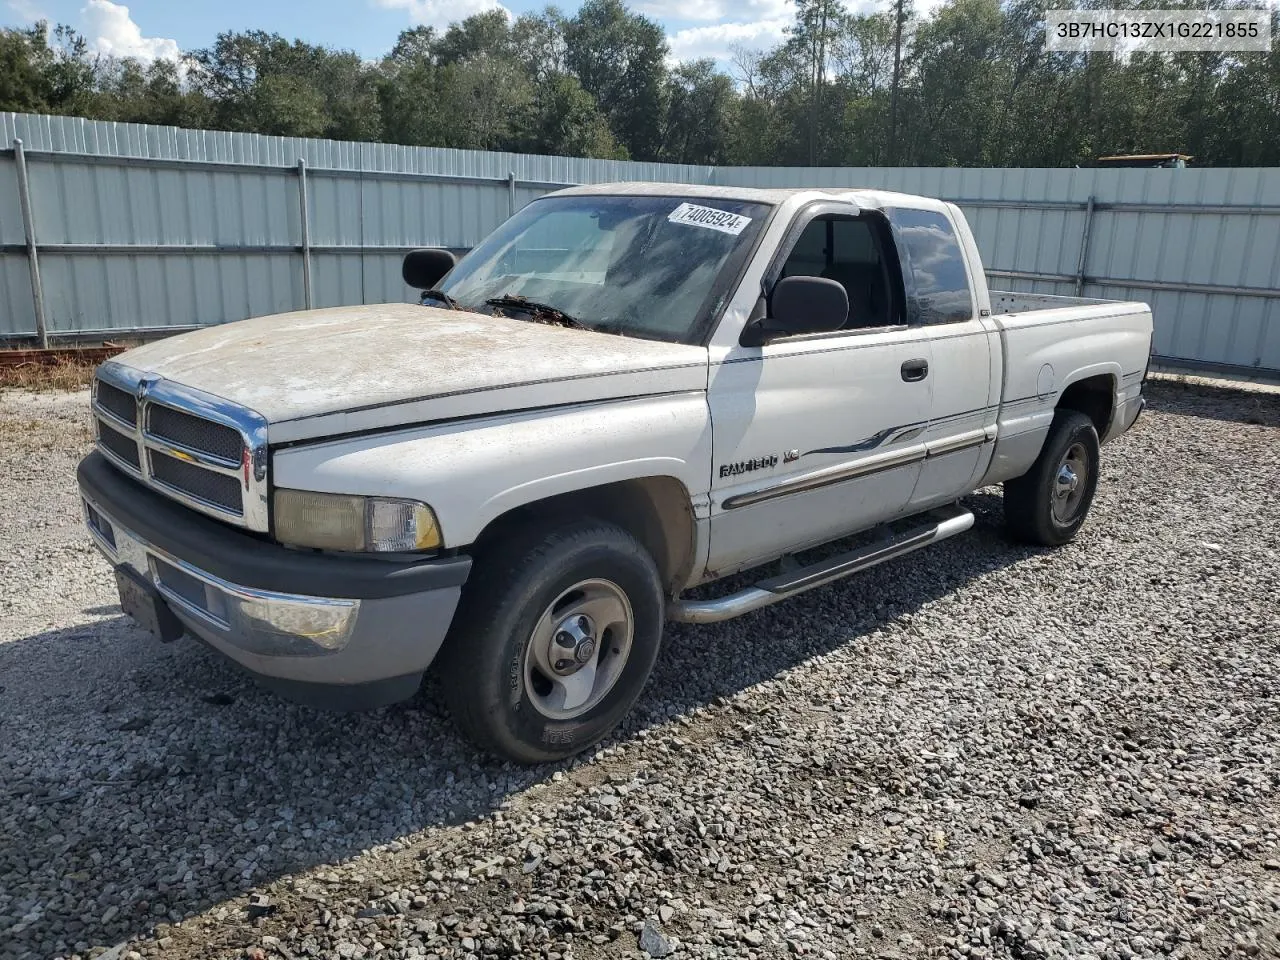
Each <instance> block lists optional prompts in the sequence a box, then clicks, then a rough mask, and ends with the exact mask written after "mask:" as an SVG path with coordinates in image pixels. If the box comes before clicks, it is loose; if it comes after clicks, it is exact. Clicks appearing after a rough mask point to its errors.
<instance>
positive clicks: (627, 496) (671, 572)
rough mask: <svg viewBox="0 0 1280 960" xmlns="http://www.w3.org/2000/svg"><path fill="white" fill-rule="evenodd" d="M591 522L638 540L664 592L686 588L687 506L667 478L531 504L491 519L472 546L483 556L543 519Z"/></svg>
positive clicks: (689, 551)
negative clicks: (615, 528) (611, 526)
mask: <svg viewBox="0 0 1280 960" xmlns="http://www.w3.org/2000/svg"><path fill="white" fill-rule="evenodd" d="M588 516H589V517H595V518H597V519H599V520H605V521H607V522H609V523H614V524H617V525H618V526H620V527H622V528H623V529H624V530H626V531H627V532H628V533H630V534H631V535H632V536H633V537H635V538H636V539H637V540H639V541H640V542H641V543H642V544H643V545H644V547H645V549H646V550H648V551H649V554H650V556H652V557H653V561H654V563H656V564H657V565H658V572H659V574H661V576H662V582H663V585H664V586H665V587H666V588H667V590H668V591H673V590H675V589H676V588H678V587H680V586H682V585H683V584H684V583H686V582H687V581H688V580H689V578H690V575H691V573H692V567H693V561H694V526H693V506H692V504H691V503H690V500H689V491H688V490H687V489H685V486H684V484H682V483H681V482H680V481H679V480H676V479H675V478H673V477H643V478H641V479H637V480H622V481H619V482H617V483H608V484H604V485H602V486H599V487H588V488H587V489H585V490H575V491H573V492H572V493H564V494H560V495H558V496H554V497H548V498H547V499H545V500H535V501H534V502H533V503H527V504H524V505H522V506H519V507H516V508H514V509H512V510H509V511H507V512H506V513H504V514H502V515H501V516H499V517H496V518H495V519H493V520H492V521H490V523H489V524H488V526H486V527H485V528H484V529H483V530H482V531H481V532H480V536H478V537H477V538H476V541H475V547H474V549H475V552H476V553H478V554H479V553H483V552H484V551H485V550H487V549H489V548H490V547H492V546H494V545H495V544H496V543H498V542H500V541H502V540H503V539H506V538H507V537H509V536H511V535H512V534H513V533H514V532H515V530H516V529H518V528H521V527H525V526H529V525H531V524H536V523H545V522H547V521H549V520H556V519H566V520H570V519H572V520H579V519H582V518H583V517H588Z"/></svg>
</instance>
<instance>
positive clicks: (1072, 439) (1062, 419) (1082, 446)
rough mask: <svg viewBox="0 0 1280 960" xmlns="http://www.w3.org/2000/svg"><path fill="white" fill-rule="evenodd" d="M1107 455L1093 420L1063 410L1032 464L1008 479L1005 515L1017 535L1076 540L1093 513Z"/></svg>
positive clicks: (1051, 541)
mask: <svg viewBox="0 0 1280 960" xmlns="http://www.w3.org/2000/svg"><path fill="white" fill-rule="evenodd" d="M1100 459H1101V456H1100V451H1099V446H1098V432H1097V430H1095V429H1094V426H1093V421H1092V420H1090V419H1089V418H1088V417H1087V416H1085V415H1084V414H1083V413H1080V412H1079V411H1076V410H1059V411H1057V413H1055V414H1054V416H1053V424H1052V426H1050V428H1049V436H1048V437H1047V438H1046V439H1045V443H1044V448H1043V449H1042V450H1041V451H1040V456H1039V457H1037V458H1036V462H1035V463H1034V464H1033V465H1032V467H1031V469H1030V470H1028V471H1027V472H1026V473H1025V474H1023V475H1022V476H1020V477H1017V478H1015V479H1013V480H1007V481H1005V485H1004V517H1005V526H1006V527H1007V528H1008V530H1009V533H1010V535H1011V536H1013V537H1014V538H1016V539H1018V540H1022V541H1025V542H1027V543H1038V544H1041V545H1043V546H1046V547H1056V546H1060V545H1062V544H1064V543H1066V542H1067V541H1069V540H1071V539H1072V538H1073V537H1074V536H1075V535H1076V533H1077V532H1078V531H1079V530H1080V527H1081V526H1083V525H1084V521H1085V518H1086V517H1087V516H1088V515H1089V507H1090V506H1091V505H1092V504H1093V495H1094V493H1095V492H1096V491H1097V489H1098V466H1099V462H1100Z"/></svg>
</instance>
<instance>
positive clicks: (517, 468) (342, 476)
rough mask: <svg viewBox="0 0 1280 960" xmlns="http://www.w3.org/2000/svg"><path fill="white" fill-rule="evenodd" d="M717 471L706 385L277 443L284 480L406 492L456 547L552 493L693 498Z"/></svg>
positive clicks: (295, 484) (276, 461)
mask: <svg viewBox="0 0 1280 960" xmlns="http://www.w3.org/2000/svg"><path fill="white" fill-rule="evenodd" d="M710 475H711V419H710V414H709V412H708V409H707V401H706V394H705V393H702V392H701V391H697V392H688V393H677V394H666V395H663V396H657V397H643V398H638V399H630V400H617V401H609V402H604V403H592V404H580V405H573V406H566V407H557V408H553V409H548V410H530V411H521V412H519V413H512V414H502V415H499V416H493V417H485V418H480V419H469V420H462V421H455V422H451V423H442V424H435V425H431V426H424V427H414V428H411V429H407V430H403V431H392V432H389V433H374V434H367V435H363V436H356V437H344V438H342V439H339V440H333V441H327V442H319V443H311V444H306V445H304V446H298V447H289V448H285V449H281V450H277V451H276V452H275V454H274V456H273V458H272V477H273V482H274V484H275V485H276V486H278V487H288V488H294V489H300V490H315V491H319V492H322V493H351V494H361V495H364V496H387V497H406V498H410V499H414V500H421V501H423V502H424V503H427V504H430V506H431V508H432V509H433V510H434V511H435V513H436V516H437V518H438V520H439V522H440V528H441V534H442V536H443V539H444V544H445V546H446V547H460V546H466V545H467V544H469V543H472V542H473V541H474V540H475V539H476V537H477V536H478V535H479V534H480V531H481V530H483V529H484V528H485V527H486V526H487V525H488V524H489V523H490V522H491V521H493V520H494V519H496V518H497V517H499V516H501V515H502V514H504V513H506V512H507V511H509V510H511V509H514V508H515V507H519V506H523V505H525V504H529V503H533V502H535V501H538V500H543V499H546V498H547V497H552V496H557V495H559V494H565V493H572V492H574V491H577V490H583V489H587V488H589V487H597V486H601V485H603V484H607V483H615V482H617V481H621V480H636V479H641V478H644V477H672V478H674V479H676V480H678V481H680V482H681V483H682V484H683V485H684V486H685V489H687V490H688V491H689V493H690V494H691V495H695V496H696V495H698V494H705V493H706V491H707V488H708V483H709V478H710Z"/></svg>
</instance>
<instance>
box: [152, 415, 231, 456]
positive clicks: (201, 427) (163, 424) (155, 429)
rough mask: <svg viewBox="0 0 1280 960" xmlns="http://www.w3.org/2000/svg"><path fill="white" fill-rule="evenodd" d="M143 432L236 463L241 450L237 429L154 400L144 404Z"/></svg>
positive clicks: (186, 448)
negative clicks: (145, 423) (145, 415)
mask: <svg viewBox="0 0 1280 960" xmlns="http://www.w3.org/2000/svg"><path fill="white" fill-rule="evenodd" d="M147 433H148V434H149V435H150V436H153V437H158V438H160V439H161V440H168V441H169V442H170V443H172V444H175V445H177V446H179V447H182V448H183V449H184V450H191V451H198V452H200V453H207V454H209V455H210V456H214V457H217V458H218V459H220V460H226V461H227V462H228V463H230V464H234V465H236V466H239V465H240V460H241V457H242V456H243V453H244V438H242V437H241V436H240V431H238V430H235V429H232V428H231V427H227V426H223V425H222V424H221V423H214V422H213V421H212V420H204V419H202V418H201V417H194V416H192V415H191V414H189V413H183V412H182V411H181V410H175V409H173V407H166V406H162V405H160V404H158V403H153V404H150V405H149V406H148V407H147Z"/></svg>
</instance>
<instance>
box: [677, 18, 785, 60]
mask: <svg viewBox="0 0 1280 960" xmlns="http://www.w3.org/2000/svg"><path fill="white" fill-rule="evenodd" d="M792 22H793V21H792V18H791V17H773V18H770V19H768V20H757V21H755V22H754V23H717V24H714V25H712V26H707V27H689V28H688V29H685V30H677V31H676V32H675V33H673V34H671V35H670V36H668V37H667V43H668V44H670V45H671V58H672V59H673V60H698V59H701V58H702V57H710V58H711V59H713V60H721V61H728V60H729V59H731V58H732V57H733V51H732V49H731V48H733V47H746V48H747V49H748V50H754V49H760V50H768V49H769V48H771V47H774V46H777V45H778V44H779V43H781V42H782V41H783V39H784V31H785V30H786V28H787V27H789V26H791V24H792Z"/></svg>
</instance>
